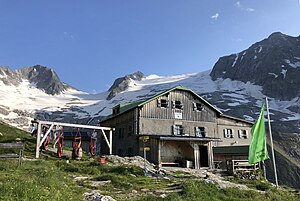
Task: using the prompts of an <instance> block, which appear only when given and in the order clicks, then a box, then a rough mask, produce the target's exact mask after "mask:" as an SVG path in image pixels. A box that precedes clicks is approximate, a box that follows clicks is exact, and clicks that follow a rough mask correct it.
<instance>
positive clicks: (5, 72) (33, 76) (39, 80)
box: [0, 65, 69, 95]
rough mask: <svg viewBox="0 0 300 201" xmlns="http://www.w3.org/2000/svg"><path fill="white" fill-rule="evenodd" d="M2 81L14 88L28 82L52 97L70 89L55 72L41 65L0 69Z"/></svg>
mask: <svg viewBox="0 0 300 201" xmlns="http://www.w3.org/2000/svg"><path fill="white" fill-rule="evenodd" d="M0 80H1V81H2V82H3V83H4V84H5V85H14V86H19V84H20V83H21V82H22V80H28V81H29V82H30V83H32V84H34V85H35V86H36V88H38V89H41V90H43V91H44V92H45V93H47V94H50V95H55V94H59V93H61V92H63V91H64V90H66V89H67V88H69V86H68V85H66V84H64V83H63V82H62V81H60V79H59V77H58V76H57V74H56V73H55V71H53V70H52V69H51V68H49V67H46V66H41V65H35V66H28V67H24V68H22V69H18V70H11V69H10V68H8V67H0Z"/></svg>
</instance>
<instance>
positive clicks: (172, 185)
mask: <svg viewBox="0 0 300 201" xmlns="http://www.w3.org/2000/svg"><path fill="white" fill-rule="evenodd" d="M0 132H1V134H2V135H0V142H15V140H16V138H21V140H22V142H23V143H24V144H25V155H26V157H27V158H33V157H34V154H35V139H34V138H33V137H32V136H31V135H30V134H28V133H26V132H24V131H21V130H18V129H15V128H13V127H11V126H8V125H6V124H3V123H0ZM67 159H68V158H64V159H58V158H57V157H56V156H55V154H51V153H41V159H39V160H25V161H24V162H23V165H22V166H20V167H18V166H17V159H0V197H1V199H0V200H1V201H2V200H4V201H10V200H24V201H27V200H28V201H29V200H30V201H31V200H32V201H35V200H37V201H40V200H45V201H48V200H49V201H50V200H51V201H52V200H82V199H83V193H84V192H90V191H91V190H100V191H101V194H103V195H110V196H112V197H113V198H115V199H116V200H167V201H169V200H170V201H171V200H172V201H173V200H174V201H181V200H182V201H183V200H189V201H193V200H195V201H196V200H210V201H214V200H225V201H226V200H237V201H238V200H243V201H247V200H260V201H264V200H266V201H269V200H270V201H271V200H300V195H299V193H298V192H289V191H290V190H291V189H289V188H287V189H288V190H286V191H283V190H278V189H276V188H274V187H272V186H271V185H270V184H269V183H268V182H266V181H263V180H239V179H232V181H233V182H236V183H242V184H245V185H247V186H248V187H249V188H251V189H253V190H249V191H245V190H240V189H238V188H226V189H220V188H218V187H217V186H216V185H215V184H211V183H206V182H205V181H203V180H199V179H196V178H195V177H194V176H191V175H188V174H186V173H182V172H175V173H174V175H173V177H171V178H169V179H166V178H153V177H145V176H144V174H143V169H141V168H139V167H136V166H130V165H119V166H114V164H112V163H111V162H108V163H107V164H100V163H99V162H98V160H97V158H94V159H91V158H90V157H89V156H88V155H85V156H84V157H83V159H82V160H81V161H74V160H67ZM67 161H68V162H67ZM75 176H86V177H88V178H89V179H87V180H81V181H77V182H76V181H75V180H74V177H75ZM108 180H109V181H110V182H108V183H107V184H105V185H100V186H93V185H92V184H93V182H96V181H108ZM172 189H182V192H180V193H171V194H168V195H167V196H166V197H165V198H162V197H159V193H157V190H172ZM257 189H258V190H263V191H265V194H260V193H259V192H257V191H256V190H257Z"/></svg>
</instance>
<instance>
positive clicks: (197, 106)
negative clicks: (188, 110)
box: [193, 103, 203, 112]
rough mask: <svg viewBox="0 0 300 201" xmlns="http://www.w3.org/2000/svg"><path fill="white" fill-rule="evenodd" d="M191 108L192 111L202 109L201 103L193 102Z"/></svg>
mask: <svg viewBox="0 0 300 201" xmlns="http://www.w3.org/2000/svg"><path fill="white" fill-rule="evenodd" d="M193 109H194V111H198V112H200V111H202V110H203V105H202V104H201V103H193Z"/></svg>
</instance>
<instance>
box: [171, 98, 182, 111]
mask: <svg viewBox="0 0 300 201" xmlns="http://www.w3.org/2000/svg"><path fill="white" fill-rule="evenodd" d="M172 108H174V109H180V110H181V109H182V108H183V105H182V103H181V101H179V100H175V101H172Z"/></svg>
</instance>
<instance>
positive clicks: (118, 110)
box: [113, 107, 120, 115]
mask: <svg viewBox="0 0 300 201" xmlns="http://www.w3.org/2000/svg"><path fill="white" fill-rule="evenodd" d="M119 113H120V107H116V108H113V115H116V114H119Z"/></svg>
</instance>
